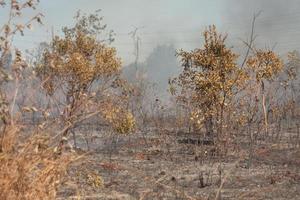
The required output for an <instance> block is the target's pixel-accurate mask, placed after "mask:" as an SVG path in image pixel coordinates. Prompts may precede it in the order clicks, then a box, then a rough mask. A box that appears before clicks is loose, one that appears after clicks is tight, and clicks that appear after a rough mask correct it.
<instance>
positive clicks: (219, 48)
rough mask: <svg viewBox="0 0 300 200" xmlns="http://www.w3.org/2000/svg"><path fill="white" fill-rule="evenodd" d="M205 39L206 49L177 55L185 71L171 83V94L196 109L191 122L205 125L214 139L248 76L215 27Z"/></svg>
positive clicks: (206, 32)
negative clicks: (227, 109)
mask: <svg viewBox="0 0 300 200" xmlns="http://www.w3.org/2000/svg"><path fill="white" fill-rule="evenodd" d="M203 36H204V46H203V48H201V49H195V50H194V51H191V52H186V51H183V50H180V51H179V52H178V54H177V55H178V56H179V57H180V58H181V62H182V66H183V71H182V72H181V74H180V75H179V77H177V78H175V79H173V80H172V81H171V85H172V88H171V91H172V94H173V95H176V96H177V99H178V101H180V102H182V103H183V104H185V105H191V106H192V107H193V108H192V110H193V113H192V118H191V119H192V120H194V121H196V123H197V124H198V125H200V126H202V124H204V125H205V127H206V133H207V135H208V136H210V137H211V136H213V133H214V129H215V127H216V128H218V132H219V134H220V135H221V134H222V130H223V121H224V111H225V110H226V108H227V107H228V106H230V104H231V102H232V97H233V94H234V93H235V92H237V91H238V89H239V87H240V86H241V85H242V84H243V82H244V80H245V79H246V77H247V76H246V73H245V72H244V71H243V70H242V69H240V68H239V66H238V65H237V58H238V55H237V54H235V53H234V52H232V50H231V49H230V48H228V47H226V45H225V41H226V38H227V37H226V36H223V35H221V34H218V33H217V30H216V27H215V26H210V27H209V29H208V30H206V31H204V33H203ZM176 88H179V89H180V93H177V92H176Z"/></svg>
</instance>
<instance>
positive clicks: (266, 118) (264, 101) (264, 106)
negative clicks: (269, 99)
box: [261, 81, 268, 135]
mask: <svg viewBox="0 0 300 200" xmlns="http://www.w3.org/2000/svg"><path fill="white" fill-rule="evenodd" d="M261 93H262V107H263V112H264V123H265V134H266V135H267V134H268V114H267V109H266V95H265V84H264V82H263V81H262V82H261Z"/></svg>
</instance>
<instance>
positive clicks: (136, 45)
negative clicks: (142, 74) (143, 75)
mask: <svg viewBox="0 0 300 200" xmlns="http://www.w3.org/2000/svg"><path fill="white" fill-rule="evenodd" d="M141 28H144V27H135V28H134V30H133V31H131V32H130V33H129V35H130V36H131V38H132V39H133V43H134V55H135V61H134V67H135V75H136V78H137V75H138V74H137V73H138V62H139V56H140V44H141V38H140V36H139V35H138V31H139V30H140V29H141Z"/></svg>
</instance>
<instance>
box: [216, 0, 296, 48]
mask: <svg viewBox="0 0 300 200" xmlns="http://www.w3.org/2000/svg"><path fill="white" fill-rule="evenodd" d="M223 8H224V10H223V16H224V22H223V23H222V29H223V30H225V31H227V32H228V33H229V36H230V35H232V37H231V39H232V40H233V41H234V43H237V42H238V40H239V38H243V39H245V38H246V37H247V36H248V37H249V35H250V31H251V21H252V18H253V15H254V14H255V13H256V14H257V13H259V12H260V15H259V17H258V18H257V20H256V24H255V34H256V35H257V36H258V37H257V40H256V45H257V46H258V47H260V48H264V47H268V48H274V49H275V50H276V51H278V52H279V53H286V52H288V51H291V50H299V49H300V37H299V35H300V26H299V22H300V13H299V10H300V1H299V0H287V1H283V0H251V1H241V0H228V1H224V6H223Z"/></svg>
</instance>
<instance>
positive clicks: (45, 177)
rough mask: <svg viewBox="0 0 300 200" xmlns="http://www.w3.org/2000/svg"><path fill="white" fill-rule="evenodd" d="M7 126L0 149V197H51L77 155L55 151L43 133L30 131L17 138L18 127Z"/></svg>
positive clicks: (9, 199)
mask: <svg viewBox="0 0 300 200" xmlns="http://www.w3.org/2000/svg"><path fill="white" fill-rule="evenodd" d="M7 130H8V131H7V132H6V134H5V137H4V140H3V152H1V153H0V169H1V170H0V199H5V200H35V199H39V200H40V199H45V200H46V199H55V197H56V190H57V187H58V185H59V184H60V181H61V178H62V176H63V175H64V173H65V170H66V169H67V167H68V165H69V164H70V163H71V162H72V161H74V160H76V159H78V157H76V156H75V155H74V154H72V153H60V154H59V153H57V152H55V151H54V149H55V148H54V147H53V146H52V147H51V146H49V144H50V143H51V140H50V139H49V138H48V137H46V136H41V135H32V136H30V137H29V138H27V139H26V140H24V141H22V142H21V139H20V137H19V136H20V134H21V133H22V132H20V129H19V128H18V127H16V126H13V127H9V128H8V129H7Z"/></svg>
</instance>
